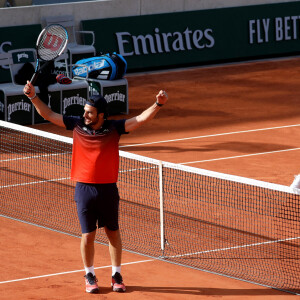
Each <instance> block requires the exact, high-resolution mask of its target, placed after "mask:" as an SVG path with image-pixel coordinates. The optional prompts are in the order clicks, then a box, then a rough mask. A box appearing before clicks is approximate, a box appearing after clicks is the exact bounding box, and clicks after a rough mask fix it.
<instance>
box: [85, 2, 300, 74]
mask: <svg viewBox="0 0 300 300" xmlns="http://www.w3.org/2000/svg"><path fill="white" fill-rule="evenodd" d="M299 18H300V2H299V1H297V2H289V3H280V4H269V5H255V6H244V7H233V8H222V9H210V10H199V11H190V12H179V13H168V14H157V15H144V16H134V17H122V18H110V19H97V20H86V21H82V26H83V29H84V30H93V31H94V32H95V36H96V44H95V46H96V49H97V51H98V52H100V51H101V52H103V53H105V52H112V51H116V52H117V53H120V54H122V55H123V56H124V58H125V59H126V60H127V63H128V70H133V69H156V68H161V67H168V66H187V65H198V64H207V63H212V62H221V61H236V60H245V59H253V58H260V57H272V56H285V55H292V54H297V53H298V50H299V49H300V23H299Z"/></svg>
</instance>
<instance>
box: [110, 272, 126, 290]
mask: <svg viewBox="0 0 300 300" xmlns="http://www.w3.org/2000/svg"><path fill="white" fill-rule="evenodd" d="M111 286H112V289H113V291H114V292H120V293H124V292H125V291H126V287H125V284H124V283H123V278H122V276H121V274H120V273H118V272H117V273H115V275H114V276H112V278H111Z"/></svg>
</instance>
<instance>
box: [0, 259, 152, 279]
mask: <svg viewBox="0 0 300 300" xmlns="http://www.w3.org/2000/svg"><path fill="white" fill-rule="evenodd" d="M150 261H155V259H147V260H140V261H133V262H129V263H124V264H122V266H126V265H133V264H139V263H145V262H150ZM105 268H111V265H110V266H102V267H96V268H95V270H96V269H105ZM79 272H84V269H82V270H75V271H67V272H61V273H54V274H46V275H40V276H33V277H27V278H20V279H13V280H7V281H0V284H3V283H11V282H17V281H25V280H32V279H38V278H45V277H52V276H59V275H65V274H71V273H79Z"/></svg>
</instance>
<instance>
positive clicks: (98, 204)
mask: <svg viewBox="0 0 300 300" xmlns="http://www.w3.org/2000/svg"><path fill="white" fill-rule="evenodd" d="M119 199H120V198H119V192H118V188H117V184H116V183H109V184H88V183H81V182H77V183H76V187H75V196H74V200H75V201H76V204H77V213H78V217H79V222H80V225H81V232H82V233H88V232H92V231H94V230H96V229H97V225H98V228H100V227H104V226H105V227H107V228H108V229H109V230H118V229H119V222H118V215H119Z"/></svg>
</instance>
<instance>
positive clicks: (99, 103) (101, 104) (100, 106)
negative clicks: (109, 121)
mask: <svg viewBox="0 0 300 300" xmlns="http://www.w3.org/2000/svg"><path fill="white" fill-rule="evenodd" d="M86 104H88V105H91V106H93V107H96V108H97V112H98V114H100V113H104V119H106V118H107V117H108V110H107V102H106V100H105V98H104V97H103V96H101V95H93V96H91V97H90V98H89V100H87V102H86Z"/></svg>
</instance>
